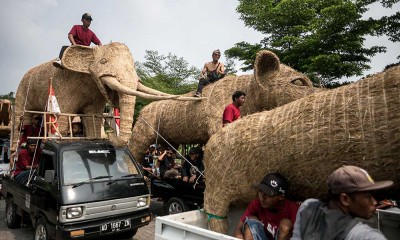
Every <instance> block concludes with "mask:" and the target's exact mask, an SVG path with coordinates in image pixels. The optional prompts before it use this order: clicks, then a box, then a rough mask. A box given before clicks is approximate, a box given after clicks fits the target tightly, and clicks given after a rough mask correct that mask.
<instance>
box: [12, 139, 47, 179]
mask: <svg viewBox="0 0 400 240" xmlns="http://www.w3.org/2000/svg"><path fill="white" fill-rule="evenodd" d="M37 141H38V140H37V139H28V140H27V149H22V150H21V152H20V153H19V154H18V161H17V162H16V169H15V171H14V178H15V181H17V182H19V183H26V182H27V181H28V177H29V175H30V174H33V173H34V170H33V169H36V168H37V166H38V164H39V158H40V153H41V151H40V148H37ZM31 169H32V171H31Z"/></svg>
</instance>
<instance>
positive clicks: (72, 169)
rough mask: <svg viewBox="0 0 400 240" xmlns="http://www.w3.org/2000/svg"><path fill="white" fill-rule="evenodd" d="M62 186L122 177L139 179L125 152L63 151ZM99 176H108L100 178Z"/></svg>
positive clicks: (107, 150)
mask: <svg viewBox="0 0 400 240" xmlns="http://www.w3.org/2000/svg"><path fill="white" fill-rule="evenodd" d="M62 166H63V184H64V185H71V184H76V183H81V182H83V181H84V182H85V183H86V182H92V181H109V180H113V179H118V178H121V177H123V176H127V175H129V177H140V176H141V175H140V174H139V171H138V169H137V167H136V165H135V164H134V162H133V159H132V158H131V156H130V155H129V153H128V152H127V150H118V149H117V150H116V149H94V150H91V149H85V150H70V151H64V152H63V157H62ZM101 176H110V178H102V177H101Z"/></svg>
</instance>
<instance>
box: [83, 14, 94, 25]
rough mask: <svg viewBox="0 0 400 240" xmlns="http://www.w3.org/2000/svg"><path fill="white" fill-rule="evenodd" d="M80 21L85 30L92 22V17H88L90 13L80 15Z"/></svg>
mask: <svg viewBox="0 0 400 240" xmlns="http://www.w3.org/2000/svg"><path fill="white" fill-rule="evenodd" d="M81 21H82V23H83V26H84V27H87V28H88V27H90V24H91V23H92V21H93V19H92V15H90V13H84V14H83V15H82V19H81Z"/></svg>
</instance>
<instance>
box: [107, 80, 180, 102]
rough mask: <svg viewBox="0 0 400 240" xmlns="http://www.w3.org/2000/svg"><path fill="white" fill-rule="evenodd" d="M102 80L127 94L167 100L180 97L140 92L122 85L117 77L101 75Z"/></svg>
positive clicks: (112, 87)
mask: <svg viewBox="0 0 400 240" xmlns="http://www.w3.org/2000/svg"><path fill="white" fill-rule="evenodd" d="M101 81H102V82H103V83H104V84H106V85H107V86H108V87H109V88H111V89H112V90H114V91H117V92H119V93H123V94H127V95H133V96H136V97H140V98H143V99H148V100H166V99H175V98H178V97H179V96H177V95H164V96H157V95H151V94H147V93H143V92H139V91H136V90H133V89H130V88H128V87H126V86H124V85H122V84H121V83H120V82H118V81H117V79H116V78H115V77H101Z"/></svg>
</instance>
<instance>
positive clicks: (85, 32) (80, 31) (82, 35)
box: [53, 13, 102, 68]
mask: <svg viewBox="0 0 400 240" xmlns="http://www.w3.org/2000/svg"><path fill="white" fill-rule="evenodd" d="M81 21H82V25H74V26H73V27H72V29H71V31H69V33H68V40H69V41H70V42H71V45H72V46H73V45H82V46H90V44H91V43H94V44H96V45H98V46H101V45H102V44H101V41H100V40H99V39H98V38H97V36H96V34H95V33H94V32H92V30H90V29H89V27H90V24H91V23H92V21H93V19H92V15H90V13H84V14H83V15H82V19H81ZM67 48H68V46H63V47H62V48H61V51H60V56H59V58H58V59H57V60H55V61H54V62H53V65H54V66H55V67H58V68H64V67H63V66H62V64H61V59H62V55H63V53H64V51H65V49H67Z"/></svg>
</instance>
